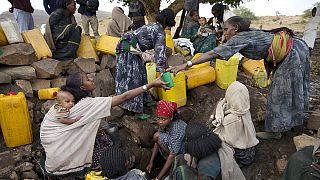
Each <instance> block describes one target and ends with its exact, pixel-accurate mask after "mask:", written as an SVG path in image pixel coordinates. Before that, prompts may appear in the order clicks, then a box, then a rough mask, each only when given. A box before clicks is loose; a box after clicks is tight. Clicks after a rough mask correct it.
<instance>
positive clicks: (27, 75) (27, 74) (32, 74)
mask: <svg viewBox="0 0 320 180" xmlns="http://www.w3.org/2000/svg"><path fill="white" fill-rule="evenodd" d="M0 72H3V73H6V74H8V75H9V76H11V78H12V79H26V80H29V79H35V78H36V71H35V69H34V68H33V67H30V66H15V67H5V68H0Z"/></svg>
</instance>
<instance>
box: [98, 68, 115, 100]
mask: <svg viewBox="0 0 320 180" xmlns="http://www.w3.org/2000/svg"><path fill="white" fill-rule="evenodd" d="M95 83H96V85H97V88H100V92H101V96H103V97H107V96H110V95H112V94H114V93H115V81H114V79H113V77H112V74H111V73H110V71H109V69H104V70H102V71H100V72H99V73H97V75H96V81H95Z"/></svg>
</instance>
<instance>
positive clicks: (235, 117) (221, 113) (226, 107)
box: [211, 81, 259, 165]
mask: <svg viewBox="0 0 320 180" xmlns="http://www.w3.org/2000/svg"><path fill="white" fill-rule="evenodd" d="M249 109H250V98H249V91H248V89H247V87H246V86H245V85H243V84H241V83H240V82H238V81H235V82H233V83H231V84H230V85H229V87H228V89H227V91H226V95H225V98H224V99H223V100H221V101H220V102H219V103H218V104H217V108H216V111H215V119H214V120H213V121H212V124H213V125H214V126H215V129H214V130H213V132H215V133H216V134H218V135H219V137H220V138H221V140H222V141H224V142H226V143H228V144H229V145H231V146H232V147H233V148H234V150H235V154H234V156H235V159H236V161H237V162H238V163H239V164H242V165H249V164H251V163H252V162H253V160H254V156H255V148H254V147H255V146H256V145H257V144H258V143H259V141H258V139H257V138H256V131H255V129H254V126H253V123H252V120H251V114H250V111H249ZM213 116H214V115H212V116H211V118H213Z"/></svg>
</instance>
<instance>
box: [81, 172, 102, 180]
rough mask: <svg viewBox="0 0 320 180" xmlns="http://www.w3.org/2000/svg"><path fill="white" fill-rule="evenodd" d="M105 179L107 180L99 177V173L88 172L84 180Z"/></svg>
mask: <svg viewBox="0 0 320 180" xmlns="http://www.w3.org/2000/svg"><path fill="white" fill-rule="evenodd" d="M105 179H107V178H105V177H103V176H102V175H101V171H90V172H89V173H88V174H87V175H86V179H85V180H105Z"/></svg>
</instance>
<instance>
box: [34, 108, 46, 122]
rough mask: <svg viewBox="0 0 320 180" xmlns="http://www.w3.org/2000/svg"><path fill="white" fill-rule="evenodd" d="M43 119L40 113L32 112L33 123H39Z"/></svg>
mask: <svg viewBox="0 0 320 180" xmlns="http://www.w3.org/2000/svg"><path fill="white" fill-rule="evenodd" d="M43 118H44V114H42V112H41V111H35V112H34V117H33V122H35V123H41V122H42V120H43Z"/></svg>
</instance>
